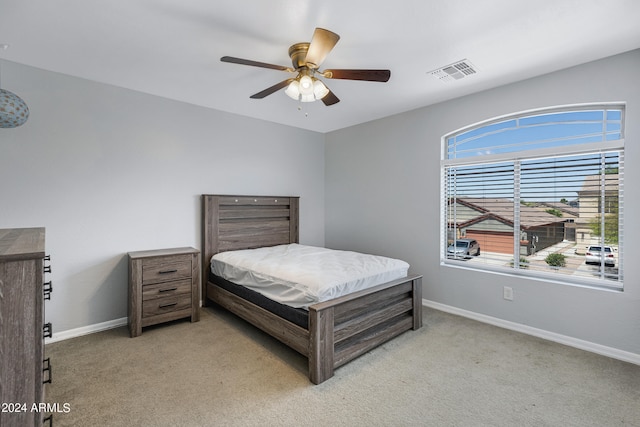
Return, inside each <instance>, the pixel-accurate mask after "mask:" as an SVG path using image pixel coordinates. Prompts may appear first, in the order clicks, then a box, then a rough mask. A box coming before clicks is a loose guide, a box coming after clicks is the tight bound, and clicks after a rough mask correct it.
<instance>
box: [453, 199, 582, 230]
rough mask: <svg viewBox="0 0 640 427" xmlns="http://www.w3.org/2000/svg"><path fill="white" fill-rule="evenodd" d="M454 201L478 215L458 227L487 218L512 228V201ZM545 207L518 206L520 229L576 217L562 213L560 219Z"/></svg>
mask: <svg viewBox="0 0 640 427" xmlns="http://www.w3.org/2000/svg"><path fill="white" fill-rule="evenodd" d="M456 201H457V202H458V203H460V204H462V205H465V206H467V207H469V208H471V209H474V210H477V211H478V212H479V215H478V216H477V217H474V218H473V219H471V220H469V221H467V222H465V223H463V224H459V225H461V226H462V225H464V226H469V225H472V224H475V223H478V222H480V221H484V220H486V219H489V218H493V219H496V220H498V221H500V222H503V223H505V224H508V225H511V226H513V219H514V216H513V201H512V200H509V199H503V198H484V197H477V198H474V197H464V198H458V199H456ZM547 209H549V208H547V207H543V206H529V205H525V204H520V226H521V227H522V228H525V229H526V228H532V227H540V226H543V225H549V224H555V223H559V222H560V223H562V222H565V221H566V220H567V219H574V218H576V217H577V215H572V214H569V213H565V212H563V216H562V217H558V216H556V215H553V214H550V213H548V212H547Z"/></svg>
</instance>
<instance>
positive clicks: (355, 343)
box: [308, 276, 422, 384]
mask: <svg viewBox="0 0 640 427" xmlns="http://www.w3.org/2000/svg"><path fill="white" fill-rule="evenodd" d="M420 327H422V276H410V277H406V278H403V279H398V280H394V281H393V282H389V283H385V284H383V285H379V286H376V287H374V288H370V289H367V290H364V291H361V292H356V293H353V294H350V295H346V296H344V297H341V298H336V299H333V300H330V301H326V302H322V303H319V304H315V305H312V306H310V307H309V356H308V357H309V379H311V382H313V383H314V384H320V383H321V382H323V381H325V380H327V379H329V378H331V377H332V376H333V372H334V369H335V368H338V367H339V366H342V365H344V364H345V363H347V362H349V361H351V360H353V359H355V358H357V357H358V356H361V355H362V354H364V353H366V352H368V351H369V350H371V349H373V348H375V347H377V346H379V345H380V344H383V343H385V342H387V341H389V340H390V339H392V338H393V337H395V336H397V335H400V334H401V333H403V332H405V331H407V330H410V329H419V328H420Z"/></svg>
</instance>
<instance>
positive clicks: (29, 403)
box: [0, 228, 51, 427]
mask: <svg viewBox="0 0 640 427" xmlns="http://www.w3.org/2000/svg"><path fill="white" fill-rule="evenodd" d="M44 238H45V230H44V228H13V229H0V402H1V404H2V411H0V426H3V427H5V426H6V427H10V426H11V427H13V426H16V427H23V426H41V425H42V418H43V413H42V412H43V411H42V410H41V409H40V408H41V407H40V405H39V404H40V403H43V402H44V385H43V383H44V382H50V365H49V361H48V360H46V361H45V360H44V343H43V340H44V336H45V334H50V332H51V325H50V324H48V325H46V327H45V325H44V324H43V322H44V299H45V295H46V297H47V298H48V297H49V295H50V292H51V287H50V284H47V288H46V289H45V288H44V283H43V282H44V272H45V271H47V270H48V269H50V267H49V266H45V252H44V250H45V249H44Z"/></svg>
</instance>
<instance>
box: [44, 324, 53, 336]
mask: <svg viewBox="0 0 640 427" xmlns="http://www.w3.org/2000/svg"><path fill="white" fill-rule="evenodd" d="M42 335H43V337H44V338H51V337H53V325H52V324H51V322H47V323H45V324H44V325H42Z"/></svg>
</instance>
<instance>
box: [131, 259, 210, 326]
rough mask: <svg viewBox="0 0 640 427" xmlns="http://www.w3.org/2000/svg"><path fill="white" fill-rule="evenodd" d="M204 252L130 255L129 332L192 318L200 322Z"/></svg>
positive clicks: (193, 320)
mask: <svg viewBox="0 0 640 427" xmlns="http://www.w3.org/2000/svg"><path fill="white" fill-rule="evenodd" d="M199 260H200V251H198V250H197V249H194V248H191V247H184V248H170V249H156V250H150V251H137V252H129V304H128V317H129V333H130V335H131V337H132V338H133V337H137V336H139V335H140V334H141V333H142V328H144V327H146V326H151V325H156V324H159V323H164V322H169V321H171V320H176V319H181V318H184V317H190V318H191V321H192V322H197V321H198V320H200V292H199V290H200V261H199Z"/></svg>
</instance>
